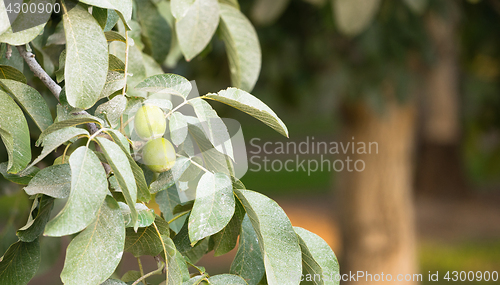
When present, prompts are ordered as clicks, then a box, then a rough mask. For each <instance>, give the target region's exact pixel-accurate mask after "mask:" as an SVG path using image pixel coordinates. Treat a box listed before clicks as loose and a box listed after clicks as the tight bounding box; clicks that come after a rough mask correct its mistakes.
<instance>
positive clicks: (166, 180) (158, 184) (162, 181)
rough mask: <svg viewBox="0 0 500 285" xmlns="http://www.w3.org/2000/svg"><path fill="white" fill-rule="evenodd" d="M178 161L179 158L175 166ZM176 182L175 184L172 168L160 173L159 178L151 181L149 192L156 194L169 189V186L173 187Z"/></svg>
mask: <svg viewBox="0 0 500 285" xmlns="http://www.w3.org/2000/svg"><path fill="white" fill-rule="evenodd" d="M177 163H178V160H176V161H175V164H174V166H173V167H176V165H177ZM173 167H172V168H173ZM174 184H175V179H174V175H173V174H172V169H170V170H168V171H165V172H162V173H160V175H158V178H157V179H156V180H155V181H153V182H152V183H151V185H150V186H149V192H151V194H155V193H158V192H160V191H163V190H167V189H168V188H169V187H171V186H172V185H174Z"/></svg>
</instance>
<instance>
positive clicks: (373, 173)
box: [0, 0, 500, 284]
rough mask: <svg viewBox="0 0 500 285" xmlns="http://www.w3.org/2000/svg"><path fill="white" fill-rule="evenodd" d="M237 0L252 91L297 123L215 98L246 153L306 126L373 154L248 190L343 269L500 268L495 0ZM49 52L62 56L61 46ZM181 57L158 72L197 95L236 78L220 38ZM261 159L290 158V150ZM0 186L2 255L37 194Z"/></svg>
mask: <svg viewBox="0 0 500 285" xmlns="http://www.w3.org/2000/svg"><path fill="white" fill-rule="evenodd" d="M239 2H240V5H241V9H242V11H243V12H244V14H245V15H247V16H248V17H249V19H250V20H251V21H252V23H253V24H254V25H255V26H256V30H257V33H258V36H259V40H260V44H261V48H262V71H261V75H260V78H259V80H258V82H257V85H256V87H255V89H254V90H253V92H252V94H254V95H255V96H257V97H259V98H260V99H261V100H263V101H264V102H266V103H267V104H268V105H269V106H270V107H271V108H272V109H273V110H275V112H276V113H277V114H278V115H279V116H280V117H281V118H282V119H283V121H284V122H285V124H287V126H288V128H289V131H290V139H286V138H284V137H281V136H279V135H278V134H275V133H274V132H273V131H272V130H271V129H268V128H266V127H265V126H262V124H260V123H259V122H258V121H256V120H254V119H252V118H250V117H249V116H246V115H244V114H242V113H240V112H238V111H233V110H232V109H230V108H228V107H225V106H223V105H222V104H220V105H219V104H216V103H214V107H215V109H216V110H218V112H219V114H220V115H221V116H223V117H231V118H236V119H237V120H238V121H239V122H240V123H241V125H242V129H243V134H244V136H245V141H246V142H247V150H255V148H254V147H252V146H251V145H250V144H249V142H250V140H252V139H253V138H259V139H260V142H259V144H260V145H262V144H264V143H266V142H272V143H273V144H275V143H276V142H283V143H286V142H290V141H293V142H296V143H297V144H298V143H300V142H303V141H306V139H307V138H308V137H309V139H311V138H312V137H314V140H315V141H316V142H318V141H325V142H328V143H329V142H338V143H340V142H342V143H344V144H346V143H348V142H352V141H353V139H352V138H353V137H354V142H377V143H378V154H373V153H372V154H357V153H355V154H352V153H351V152H349V153H348V154H347V155H349V156H350V159H352V160H354V161H356V160H358V159H361V160H363V161H364V162H365V165H366V167H365V169H364V171H362V172H357V171H353V172H349V171H346V170H345V169H344V171H340V172H336V171H316V172H311V173H310V175H308V173H307V171H306V172H304V171H302V170H299V171H293V172H288V171H285V170H282V171H269V172H266V171H264V170H261V171H257V172H253V171H249V172H248V173H247V174H246V175H245V177H244V178H243V179H242V181H243V182H244V183H245V185H246V186H247V188H248V189H259V190H261V191H262V192H264V194H266V195H268V196H270V197H271V198H273V199H276V200H277V201H278V203H279V204H280V205H281V206H282V207H283V208H284V210H285V212H286V213H287V214H288V215H289V217H290V219H291V221H292V223H293V224H294V226H300V227H304V228H306V229H308V230H310V231H312V232H315V233H317V234H319V235H320V236H322V237H323V238H324V239H325V240H326V241H327V242H328V243H329V244H330V245H331V246H332V248H333V249H334V251H335V253H336V254H337V256H338V258H339V261H340V267H341V271H343V272H348V271H358V270H362V271H368V272H369V273H372V274H377V273H381V272H384V273H385V274H387V273H392V274H399V273H403V274H406V273H422V274H423V279H424V281H423V282H422V283H423V284H431V283H432V284H448V282H446V281H443V280H442V276H443V275H444V273H445V272H446V271H453V270H457V271H461V270H464V271H467V272H468V271H493V270H497V271H499V270H500V1H497V0H480V1H477V0H475V1H472V0H471V1H466V0H456V1H455V0H240V1H239ZM4 53H5V50H2V59H3V58H4V57H5V55H4ZM53 57H54V60H53V65H55V66H57V63H58V62H57V58H58V54H56V55H54V56H53ZM174 59H175V55H173V56H169V57H168V58H167V61H166V62H165V64H164V70H165V71H167V72H172V73H177V74H180V75H183V76H185V77H186V78H188V79H190V80H195V81H196V84H197V87H198V89H199V91H200V94H205V93H208V92H213V91H216V90H220V89H222V88H226V87H228V86H230V75H229V68H228V64H227V57H226V53H225V51H224V44H223V43H222V42H221V41H220V40H219V39H218V38H217V37H214V39H213V40H212V43H211V44H210V46H209V48H208V49H207V50H206V51H205V52H203V53H202V55H200V56H198V57H196V58H195V59H193V60H192V61H191V62H189V63H188V62H186V61H185V60H184V59H182V58H181V59H180V61H179V62H177V64H174V62H175V60H174ZM46 60H47V59H46ZM33 81H35V82H34V83H33V84H38V83H37V82H36V80H35V79H33ZM50 98H51V97H49V96H47V100H52V99H50ZM0 148H1V151H0V153H1V154H0V158H1V161H6V160H7V155H6V153H5V149H4V147H3V145H1V146H0ZM273 148H274V147H273ZM273 148H270V149H273ZM34 151H40V149H34ZM36 155H37V154H34V156H36ZM250 155H251V154H249V156H250ZM261 156H262V157H261V158H263V156H267V157H268V159H269V160H271V161H272V160H281V161H282V162H284V161H286V160H287V159H289V158H292V159H293V158H294V157H295V154H293V153H292V154H288V156H287V155H283V154H264V153H261ZM53 158H55V157H52V158H49V159H48V160H50V159H53ZM300 158H301V159H315V160H319V159H320V156H319V155H318V154H309V155H302V154H300ZM324 158H325V159H329V160H331V161H334V160H336V159H343V160H345V159H346V157H345V155H342V154H340V155H332V154H328V153H327V154H324ZM256 161H260V162H262V160H256ZM47 163H48V164H49V163H52V162H51V161H47ZM249 166H250V168H254V169H255V167H256V166H255V165H252V164H250V165H249ZM0 191H1V192H2V195H1V196H0V197H1V198H0V217H1V218H0V252H1V253H0V255H2V254H3V253H4V252H5V250H6V249H7V247H8V246H9V245H10V244H11V243H12V242H14V241H15V240H16V236H15V230H16V229H17V228H19V227H21V226H22V225H24V223H25V221H26V219H27V217H26V216H25V215H27V213H29V211H28V209H29V207H30V202H29V200H28V198H27V195H26V194H25V193H24V192H23V191H22V189H21V188H20V187H19V186H18V185H13V184H9V183H7V182H6V181H4V180H2V182H1V188H0ZM54 212H57V211H54ZM55 240H56V239H50V238H47V240H46V241H43V242H44V243H42V251H44V252H42V256H43V258H45V260H44V261H42V265H41V267H40V277H39V279H35V280H33V281H32V283H30V284H58V282H60V281H59V278H58V274H54V273H51V272H50V271H49V272H48V271H47V269H48V268H49V267H50V266H51V265H52V264H54V263H59V264H60V266H61V268H62V262H63V261H64V256H63V255H64V252H62V250H61V245H60V243H59V242H56V241H55ZM63 242H65V241H63ZM66 242H67V241H66ZM209 255H210V254H209ZM231 260H232V257H228V256H222V257H211V256H208V257H206V258H204V259H203V260H202V261H201V262H200V264H201V265H203V266H205V267H206V268H207V270H208V272H210V273H213V274H214V273H217V272H222V271H223V270H224V269H226V268H228V267H229V265H230V262H231ZM145 262H147V261H145ZM150 262H151V263H153V260H151V261H150ZM127 266H128V265H127V264H123V265H122V269H121V270H123V272H125V271H126V268H127ZM59 271H60V268H56V269H55V271H54V272H59ZM429 271H431V273H435V272H436V271H439V272H440V280H441V282H428V281H427V276H428V272H429ZM41 280H45V281H41ZM48 280H51V281H48ZM33 282H34V283H33ZM355 283H356V284H371V282H367V283H366V282H365V283H363V282H355ZM342 284H348V282H343V283H342ZM395 284H397V283H395ZM399 284H402V283H399ZM404 284H412V283H411V282H405V283H404ZM414 284H416V283H414ZM466 284H493V283H492V282H491V281H490V282H466Z"/></svg>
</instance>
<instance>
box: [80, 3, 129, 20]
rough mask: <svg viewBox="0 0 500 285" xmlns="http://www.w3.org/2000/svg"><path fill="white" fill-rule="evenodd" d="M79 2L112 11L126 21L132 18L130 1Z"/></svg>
mask: <svg viewBox="0 0 500 285" xmlns="http://www.w3.org/2000/svg"><path fill="white" fill-rule="evenodd" d="M80 2H82V3H85V4H89V5H92V6H96V7H101V8H107V9H113V10H116V11H117V12H119V13H121V15H122V16H123V18H125V20H126V21H128V20H130V18H131V17H132V0H80Z"/></svg>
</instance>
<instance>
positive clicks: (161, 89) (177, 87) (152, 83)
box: [135, 74, 192, 98]
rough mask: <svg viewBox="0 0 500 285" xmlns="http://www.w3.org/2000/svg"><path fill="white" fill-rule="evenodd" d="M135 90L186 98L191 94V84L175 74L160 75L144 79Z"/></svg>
mask: <svg viewBox="0 0 500 285" xmlns="http://www.w3.org/2000/svg"><path fill="white" fill-rule="evenodd" d="M135 88H136V89H138V90H141V91H145V92H151V93H166V94H172V95H177V96H181V97H182V98H187V96H188V95H189V92H191V89H192V86H191V83H190V82H189V81H188V80H187V79H186V78H184V77H182V76H180V75H177V74H160V75H154V76H151V77H148V78H146V79H145V80H144V81H142V82H141V83H139V84H138V85H137V86H136V87H135Z"/></svg>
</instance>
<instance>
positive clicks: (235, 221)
mask: <svg viewBox="0 0 500 285" xmlns="http://www.w3.org/2000/svg"><path fill="white" fill-rule="evenodd" d="M244 216H245V209H244V208H243V206H242V205H241V203H240V202H239V201H238V200H236V207H235V208H234V215H233V217H232V218H231V220H230V221H229V223H228V224H227V226H226V227H225V228H224V229H222V231H220V232H218V233H216V234H215V235H213V236H212V239H213V241H214V256H220V255H223V254H226V253H228V252H230V251H231V250H233V249H234V248H235V247H236V243H237V242H238V235H239V234H240V229H241V221H242V220H243V217H244Z"/></svg>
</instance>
